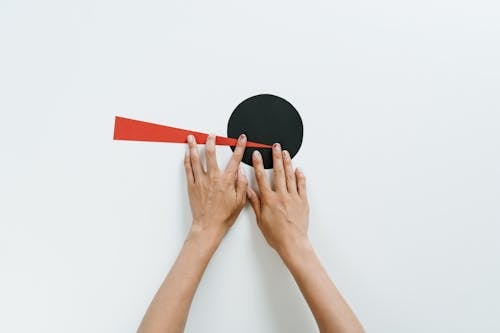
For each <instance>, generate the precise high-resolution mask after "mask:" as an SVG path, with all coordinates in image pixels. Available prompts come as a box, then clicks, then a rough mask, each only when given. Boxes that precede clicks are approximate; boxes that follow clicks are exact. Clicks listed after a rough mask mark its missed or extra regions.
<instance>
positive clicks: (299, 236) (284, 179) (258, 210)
mask: <svg viewBox="0 0 500 333" xmlns="http://www.w3.org/2000/svg"><path fill="white" fill-rule="evenodd" d="M252 157H253V166H254V170H255V177H256V179H257V185H258V187H259V192H260V194H257V193H256V192H255V191H254V190H252V189H251V188H250V187H248V188H247V196H248V199H249V201H250V204H251V205H252V208H253V210H254V212H255V216H256V218H257V224H258V226H259V228H260V230H261V231H262V234H263V235H264V238H265V239H266V241H267V243H268V244H269V245H270V246H271V247H272V248H274V249H275V250H276V251H277V252H278V253H279V254H283V253H282V252H283V251H287V250H288V249H290V247H293V246H295V245H297V244H300V243H301V242H303V241H307V240H308V239H307V226H308V223H309V204H308V201H307V193H306V179H305V176H304V174H303V173H302V172H301V171H300V170H299V169H296V170H295V172H294V170H293V166H292V160H291V158H290V154H289V152H288V151H286V150H284V151H281V146H280V145H279V144H277V143H276V144H274V145H273V170H274V189H273V188H271V184H270V183H269V181H268V180H267V178H266V174H265V171H264V166H263V162H262V156H261V155H260V153H259V151H257V150H256V151H254V153H253V155H252Z"/></svg>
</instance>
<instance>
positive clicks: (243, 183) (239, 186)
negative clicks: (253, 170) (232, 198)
mask: <svg viewBox="0 0 500 333" xmlns="http://www.w3.org/2000/svg"><path fill="white" fill-rule="evenodd" d="M247 187H248V179H247V176H246V175H245V173H244V172H243V168H241V167H240V168H239V169H238V175H237V177H236V198H237V199H238V201H239V202H240V203H241V204H242V206H243V205H244V204H245V202H246V198H247V197H246V191H247Z"/></svg>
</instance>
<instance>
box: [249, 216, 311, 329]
mask: <svg viewBox="0 0 500 333" xmlns="http://www.w3.org/2000/svg"><path fill="white" fill-rule="evenodd" d="M252 214H253V213H252ZM251 240H252V244H253V246H254V251H253V253H254V254H255V256H256V257H257V258H256V261H257V262H258V265H259V266H260V269H259V271H258V274H259V275H260V277H261V281H262V286H263V287H264V290H263V291H262V292H263V293H264V294H265V295H266V296H267V302H266V303H267V304H266V305H265V306H266V308H267V310H268V311H269V312H270V314H271V317H272V318H274V319H273V324H274V328H273V331H274V332H288V333H304V332H317V331H318V328H317V325H316V322H315V321H314V317H313V315H312V313H311V311H310V309H309V307H308V305H307V303H306V301H305V300H304V298H303V297H302V294H301V293H300V290H299V288H298V286H297V285H296V283H295V281H294V280H293V277H292V275H291V274H290V273H289V272H288V269H287V268H286V266H285V265H284V264H283V261H282V260H281V258H280V257H279V256H278V255H277V253H276V252H275V251H274V250H273V249H272V248H271V247H270V246H269V245H268V244H267V242H266V240H265V239H264V237H263V236H262V234H261V232H260V230H259V228H258V226H257V224H256V223H252V228H251Z"/></svg>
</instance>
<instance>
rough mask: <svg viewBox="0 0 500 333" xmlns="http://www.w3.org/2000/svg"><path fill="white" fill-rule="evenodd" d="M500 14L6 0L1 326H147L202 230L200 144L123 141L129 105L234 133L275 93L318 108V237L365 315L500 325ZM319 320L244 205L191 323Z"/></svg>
mask: <svg viewBox="0 0 500 333" xmlns="http://www.w3.org/2000/svg"><path fill="white" fill-rule="evenodd" d="M499 16H500V5H499V4H498V2H496V1H493V0H475V1H472V0H469V1H463V0H458V1H456V0H423V1H418V2H416V1H414V2H407V1H392V0H381V1H369V0H362V1H344V2H339V1H336V2H332V1H302V2H293V1H246V2H243V1H114V0H99V1H83V0H82V1H62V0H60V1H56V0H47V1H14V0H3V1H1V2H0V45H1V46H0V115H1V116H0V146H1V155H2V156H1V164H0V170H1V172H0V207H1V208H0V331H1V332H11V333H12V332H52V333H53V332H133V331H135V329H136V327H137V325H138V323H139V321H140V319H141V317H142V315H143V313H144V311H145V309H146V307H147V305H148V304H149V301H150V299H151V297H152V296H153V294H154V292H155V291H156V289H157V287H158V286H159V284H160V282H161V281H162V279H163V277H164V275H165V274H166V272H167V271H168V269H169V267H170V265H171V264H172V262H173V260H174V259H175V256H176V254H177V251H178V250H179V248H180V246H181V244H182V241H183V237H184V235H185V233H186V230H187V228H188V224H189V220H190V215H189V214H190V213H189V210H188V204H187V195H186V191H185V180H184V175H183V170H182V165H181V160H182V157H183V152H184V147H183V146H182V145H174V144H155V143H135V142H113V141H112V139H111V138H112V131H113V117H114V116H115V115H123V116H127V117H131V118H138V119H143V120H146V121H153V122H159V123H165V124H169V125H173V126H178V127H185V128H190V129H195V130H200V131H211V132H216V133H218V134H222V135H224V134H225V130H226V122H227V119H228V117H229V115H230V114H231V112H232V110H233V109H234V107H235V106H236V105H237V104H238V103H239V102H240V101H242V100H243V99H245V98H247V97H249V96H251V95H254V94H257V93H273V94H277V95H280V96H282V97H284V98H286V99H288V100H289V101H290V102H292V103H293V104H294V105H295V107H296V108H297V109H298V110H299V112H300V113H301V115H302V117H303V121H304V126H305V128H304V143H303V146H302V149H301V151H300V152H299V154H298V155H297V156H296V158H295V159H294V161H295V163H296V165H300V166H301V167H303V169H304V170H305V172H306V174H307V176H308V182H309V192H310V198H311V209H312V214H311V226H310V237H311V239H312V241H313V243H314V245H315V247H316V249H317V252H318V253H319V255H320V257H321V258H322V261H323V263H324V264H325V266H326V267H327V269H328V271H329V272H330V273H331V276H332V278H333V280H334V281H335V282H336V283H337V285H338V287H339V288H340V289H341V291H342V292H343V294H344V295H345V297H346V298H347V299H348V300H349V302H350V303H351V304H352V306H353V308H354V309H355V311H356V312H357V314H358V315H359V317H360V318H361V320H362V322H363V323H364V325H365V327H366V328H367V330H368V331H369V332H395V333H399V332H498V331H499V330H500V323H499V321H498V314H499V310H500V307H499V301H498V300H499V299H500V287H499V285H498V281H500V260H499V257H498V254H499V253H500V245H499V235H500V226H499V223H500V206H499V202H500V200H499V199H500V98H499V91H500V61H499V60H500V19H499ZM218 154H219V156H218V157H219V161H220V163H221V164H225V162H226V161H227V159H228V157H229V156H230V150H229V149H228V148H227V147H222V148H219V150H218ZM246 171H247V172H249V173H250V171H251V169H250V168H248V167H246ZM314 330H315V324H314V321H313V319H312V316H311V315H310V313H309V311H308V309H307V307H306V305H305V303H304V301H303V300H302V298H301V296H300V294H299V292H298V291H297V288H296V286H295V284H294V282H293V280H292V279H291V278H290V276H289V274H288V273H287V271H286V269H285V268H284V266H283V265H282V263H281V262H280V260H279V259H278V258H277V256H276V255H275V254H274V253H273V252H272V251H271V250H270V249H269V248H268V247H267V246H266V244H265V242H264V241H263V238H262V237H261V236H260V234H259V232H258V230H257V229H256V227H255V224H254V221H253V213H252V212H251V211H250V209H249V208H248V207H247V208H246V209H245V210H244V212H243V213H242V214H241V216H240V217H239V219H238V221H237V223H236V225H235V226H234V228H233V229H232V230H231V232H230V233H229V234H228V235H227V237H226V239H225V240H224V242H223V244H222V245H221V247H220V248H219V251H218V252H217V254H216V255H215V257H214V258H213V260H212V262H211V264H210V266H209V268H208V270H207V272H206V274H205V276H204V278H203V280H202V282H201V285H200V287H199V290H198V293H197V295H196V298H195V300H194V303H193V306H192V310H191V313H190V316H189V321H188V325H187V329H186V332H312V331H314Z"/></svg>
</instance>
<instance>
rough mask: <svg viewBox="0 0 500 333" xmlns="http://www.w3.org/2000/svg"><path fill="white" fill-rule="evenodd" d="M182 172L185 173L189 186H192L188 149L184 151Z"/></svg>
mask: <svg viewBox="0 0 500 333" xmlns="http://www.w3.org/2000/svg"><path fill="white" fill-rule="evenodd" d="M184 170H185V171H186V178H187V181H188V184H189V185H192V184H194V176H193V169H192V168H191V159H190V157H189V149H187V150H186V154H185V155H184Z"/></svg>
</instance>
